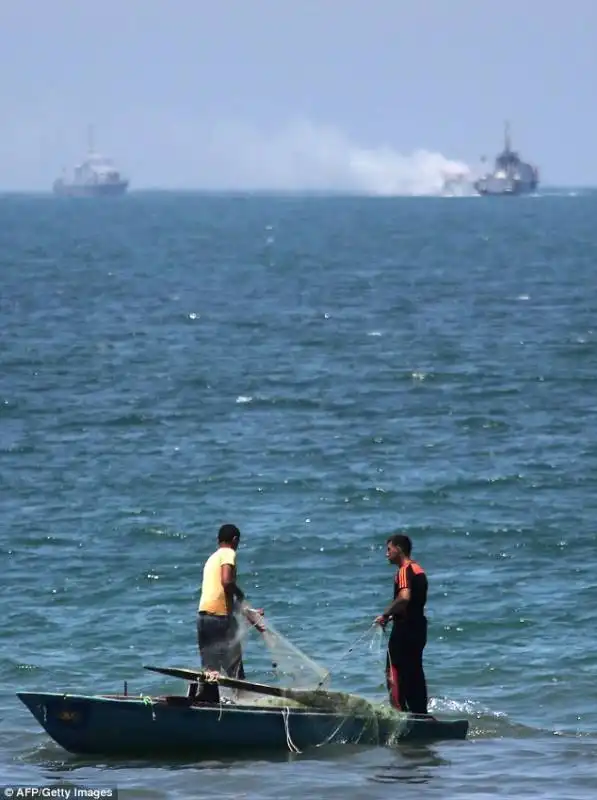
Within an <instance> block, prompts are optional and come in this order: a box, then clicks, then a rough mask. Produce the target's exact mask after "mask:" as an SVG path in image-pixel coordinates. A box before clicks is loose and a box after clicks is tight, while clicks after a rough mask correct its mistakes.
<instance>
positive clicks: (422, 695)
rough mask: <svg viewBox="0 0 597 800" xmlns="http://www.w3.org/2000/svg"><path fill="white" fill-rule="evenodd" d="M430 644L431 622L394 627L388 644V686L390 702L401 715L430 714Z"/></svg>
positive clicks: (423, 620) (424, 619) (418, 622)
mask: <svg viewBox="0 0 597 800" xmlns="http://www.w3.org/2000/svg"><path fill="white" fill-rule="evenodd" d="M426 644H427V620H426V618H425V617H423V619H422V620H418V621H417V622H416V623H415V624H405V623H402V624H399V625H397V624H396V623H394V627H393V629H392V633H391V634H390V640H389V642H388V656H387V662H386V681H387V683H386V685H387V688H388V693H389V695H390V702H391V704H392V705H393V706H394V708H397V709H398V710H399V711H408V712H410V713H411V714H426V713H427V682H426V680H425V671H424V669H423V650H424V649H425V645H426Z"/></svg>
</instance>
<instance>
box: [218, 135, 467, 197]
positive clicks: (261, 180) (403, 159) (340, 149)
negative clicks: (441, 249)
mask: <svg viewBox="0 0 597 800" xmlns="http://www.w3.org/2000/svg"><path fill="white" fill-rule="evenodd" d="M209 156H210V165H211V168H210V170H209V172H210V173H213V172H214V169H215V167H216V166H217V173H218V174H219V175H220V176H221V178H222V179H223V181H224V183H225V184H226V185H227V186H228V187H230V188H243V189H271V190H281V191H300V190H307V191H309V190H312V191H334V192H343V191H344V192H351V193H352V192H354V193H359V194H365V195H377V196H396V195H441V194H445V193H461V194H462V193H468V187H469V185H470V182H471V180H472V171H471V169H470V167H469V166H468V165H467V164H464V163H462V162H460V161H455V160H451V159H448V158H446V157H445V156H444V155H442V154H441V153H438V152H429V151H428V150H417V151H416V152H414V153H412V154H410V155H402V154H401V153H399V152H397V151H396V150H395V149H393V148H391V147H389V146H387V145H384V146H369V147H367V146H364V145H359V144H356V143H354V142H352V141H351V140H350V139H349V138H348V137H346V136H345V135H343V134H342V133H340V132H339V131H336V130H334V129H332V128H328V127H323V126H317V125H314V124H312V123H309V122H298V123H294V124H291V125H288V126H287V127H286V128H284V129H282V130H279V131H274V132H260V131H258V130H256V129H254V128H251V127H249V126H217V127H216V128H214V130H213V132H212V135H211V136H210V137H209Z"/></svg>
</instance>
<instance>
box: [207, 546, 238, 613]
mask: <svg viewBox="0 0 597 800" xmlns="http://www.w3.org/2000/svg"><path fill="white" fill-rule="evenodd" d="M224 564H230V566H231V567H236V550H233V549H232V547H218V549H217V550H216V552H215V553H212V554H211V555H210V557H209V558H208V559H207V561H206V562H205V566H204V567H203V584H202V586H201V598H200V599H199V609H198V610H199V611H207V613H208V614H218V615H219V616H226V614H228V613H229V611H228V607H227V606H226V592H225V591H224V587H223V586H222V572H221V568H222V567H223V566H224Z"/></svg>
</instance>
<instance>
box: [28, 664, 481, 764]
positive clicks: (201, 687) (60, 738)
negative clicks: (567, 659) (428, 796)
mask: <svg viewBox="0 0 597 800" xmlns="http://www.w3.org/2000/svg"><path fill="white" fill-rule="evenodd" d="M146 669H149V670H152V671H154V672H158V673H161V674H164V675H168V676H170V677H178V678H181V679H183V680H185V681H187V682H188V683H189V690H188V692H187V694H180V695H160V696H144V695H138V696H135V695H130V694H128V692H127V687H126V684H125V691H124V693H123V694H117V695H107V694H105V695H85V694H60V693H56V692H18V697H19V699H20V700H21V701H22V702H23V703H24V704H25V706H27V708H28V709H29V711H30V712H31V713H32V714H33V716H34V717H35V719H36V720H37V721H38V722H39V723H40V725H41V726H42V727H43V728H44V730H45V731H46V732H47V733H48V735H49V736H50V737H51V738H52V739H53V740H54V741H55V742H57V743H58V744H59V745H60V746H61V747H63V748H64V749H65V750H67V751H69V752H71V753H77V754H85V755H98V756H99V755H105V756H110V755H111V756H124V755H137V756H142V757H148V756H157V755H168V754H171V755H176V756H181V755H189V756H194V757H197V756H203V755H205V754H215V753H218V752H219V753H227V754H230V753H231V752H234V753H236V754H239V753H243V752H249V751H256V750H260V751H274V750H290V751H292V752H302V751H303V750H305V749H308V748H312V747H319V746H322V745H325V744H338V743H353V744H363V745H387V744H390V743H391V742H393V741H396V740H409V741H413V740H416V741H420V742H430V741H437V740H445V739H465V738H466V735H467V733H468V728H469V723H468V720H466V719H454V720H450V719H443V720H440V719H437V718H435V717H433V716H430V715H420V716H417V715H411V714H401V713H398V712H396V711H393V710H392V711H391V712H388V711H386V712H385V713H383V714H381V713H377V712H374V711H372V710H371V709H373V708H374V706H372V704H370V703H369V702H368V701H366V700H364V699H363V698H359V697H358V696H354V695H347V694H344V693H340V692H329V691H318V690H315V691H306V690H296V689H286V688H283V687H278V686H269V685H267V684H258V683H252V682H249V681H240V680H236V679H232V678H228V677H226V676H222V675H218V674H217V673H216V674H215V675H214V673H205V672H203V671H196V670H187V669H180V668H176V667H146ZM221 687H226V688H232V689H235V690H236V692H237V696H236V697H235V698H230V697H223V696H222V694H221V692H220V688H221ZM260 696H264V697H266V698H276V704H275V705H274V704H271V702H270V703H269V704H263V703H261V702H259V697H260ZM243 697H244V699H243ZM256 698H257V699H256Z"/></svg>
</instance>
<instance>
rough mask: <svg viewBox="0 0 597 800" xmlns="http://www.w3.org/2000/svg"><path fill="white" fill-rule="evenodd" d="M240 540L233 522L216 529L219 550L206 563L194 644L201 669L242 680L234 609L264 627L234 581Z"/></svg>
mask: <svg viewBox="0 0 597 800" xmlns="http://www.w3.org/2000/svg"><path fill="white" fill-rule="evenodd" d="M239 540H240V531H239V529H238V528H237V527H236V525H230V524H227V525H222V527H221V528H220V530H219V531H218V549H217V550H216V551H215V552H214V553H212V554H211V556H210V557H209V558H208V559H207V561H206V562H205V566H204V567H203V584H202V587H201V597H200V599H199V607H198V609H197V610H198V616H197V644H198V646H199V653H200V655H201V664H202V666H203V669H209V670H215V671H216V672H225V673H226V675H228V677H231V678H240V679H241V680H244V677H245V670H244V665H243V660H242V650H241V646H240V631H239V627H238V623H237V621H236V617H235V615H234V612H236V611H238V610H240V611H241V612H242V613H243V614H244V615H245V617H246V618H247V619H248V620H249V622H250V623H251V624H252V625H255V627H256V628H257V629H258V630H263V626H262V625H261V623H260V621H259V618H258V616H257V615H256V614H255V612H254V611H253V610H252V609H249V608H248V607H247V606H246V604H245V602H244V600H245V595H244V592H243V591H242V590H241V589H240V587H239V585H238V584H237V582H236V551H237V548H238V543H239ZM236 601H238V603H237V602H236ZM239 604H240V609H239ZM261 613H263V612H261Z"/></svg>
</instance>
